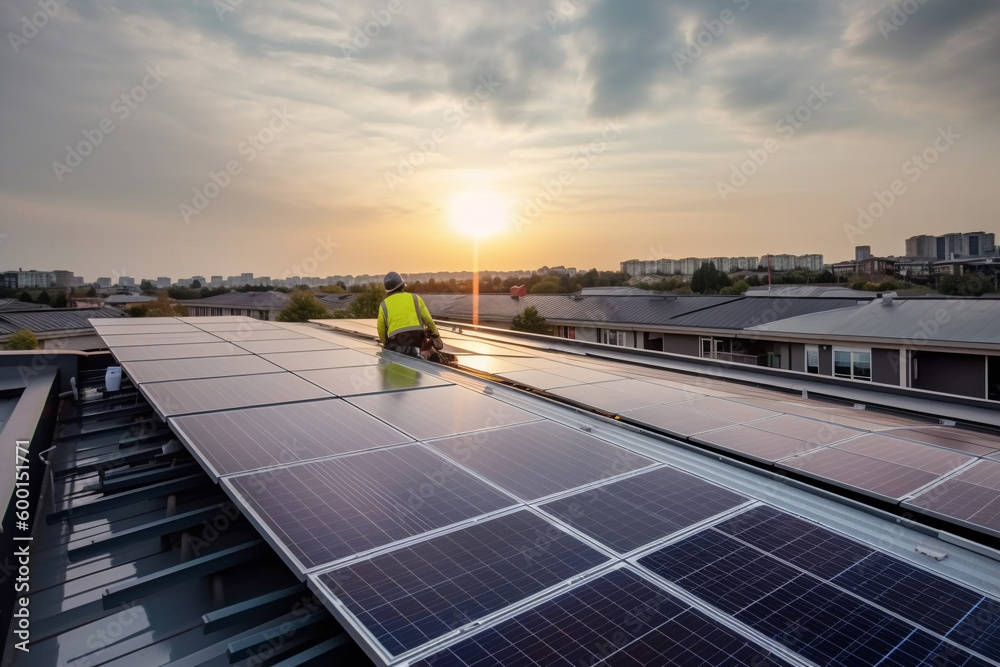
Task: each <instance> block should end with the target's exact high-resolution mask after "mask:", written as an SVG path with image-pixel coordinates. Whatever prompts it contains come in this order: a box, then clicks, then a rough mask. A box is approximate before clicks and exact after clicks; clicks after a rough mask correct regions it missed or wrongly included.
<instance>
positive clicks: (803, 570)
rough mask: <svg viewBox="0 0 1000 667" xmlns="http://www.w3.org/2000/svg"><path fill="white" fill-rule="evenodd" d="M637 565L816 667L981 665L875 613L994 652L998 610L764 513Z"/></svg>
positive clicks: (925, 575) (864, 549) (807, 526)
mask: <svg viewBox="0 0 1000 667" xmlns="http://www.w3.org/2000/svg"><path fill="white" fill-rule="evenodd" d="M779 559H780V560H779ZM639 563H640V565H642V566H644V567H646V568H648V569H649V570H650V571H652V572H655V573H656V574H659V575H660V576H663V577H664V578H666V579H668V580H670V581H672V582H674V583H676V584H677V585H679V586H681V587H682V588H684V589H686V590H688V591H690V592H691V593H693V594H695V595H697V596H698V597H700V598H702V599H703V600H705V601H707V602H709V603H711V604H712V605H714V606H716V607H718V608H719V609H721V610H723V611H725V612H727V613H729V614H731V615H733V616H734V617H735V618H737V619H739V620H741V621H743V622H744V623H746V624H748V625H749V626H751V627H753V628H754V629H756V630H759V631H761V632H763V633H764V634H766V635H767V636H769V637H771V638H772V639H775V640H776V641H779V642H781V643H783V644H785V645H786V646H787V647H788V648H790V649H791V650H794V651H796V652H797V653H800V654H801V655H803V656H805V657H807V658H809V659H811V660H813V661H815V662H817V663H819V664H844V665H874V664H882V665H884V664H891V665H917V664H935V663H934V662H933V660H934V659H941V658H944V657H946V658H947V659H949V660H954V662H945V663H940V664H963V665H964V664H971V665H979V664H987V663H985V662H983V661H981V660H979V659H978V658H976V657H975V656H970V655H969V654H968V653H966V652H965V651H962V650H961V649H959V648H957V647H955V646H952V645H949V644H947V643H945V642H942V641H941V640H940V639H939V638H936V637H934V636H933V635H932V634H930V633H928V632H926V631H924V630H923V629H919V628H916V627H914V625H911V624H910V623H907V622H904V621H901V620H899V619H897V618H895V617H894V616H892V615H891V614H888V613H886V612H885V611H884V610H883V609H879V608H878V607H876V606H874V605H879V606H881V607H884V609H886V610H889V611H891V612H893V613H895V614H898V615H899V616H902V617H903V618H905V619H907V620H909V621H912V622H913V623H917V624H921V625H923V627H924V628H927V629H929V630H931V631H933V632H936V633H938V634H940V635H942V636H946V637H948V638H949V639H951V640H952V641H954V642H955V643H957V644H960V645H962V646H965V647H967V648H970V649H972V650H974V651H977V652H979V653H981V654H983V655H998V653H997V650H998V649H1000V644H998V642H1000V614H998V613H997V612H1000V602H998V601H996V600H994V599H992V598H989V597H986V596H984V595H982V594H980V593H978V592H976V591H973V590H971V589H968V588H966V587H963V586H961V585H959V584H957V583H955V582H952V581H949V580H947V579H944V578H942V577H939V576H937V575H935V574H933V573H930V572H927V571H925V570H921V569H920V568H917V567H916V566H914V565H911V564H909V563H906V562H905V561H902V560H899V559H897V558H894V557H892V556H889V555H886V554H883V553H881V552H877V551H875V550H874V549H871V548H869V547H868V546H866V545H863V544H860V543H858V542H855V541H854V540H851V539H849V538H847V537H845V536H842V535H838V534H836V533H834V532H832V531H829V530H827V529H825V528H822V527H820V526H817V525H815V524H812V523H810V522H807V521H804V520H802V519H798V518H796V517H793V516H791V515H788V514H785V513H784V512H780V511H778V510H775V509H773V508H769V507H756V508H753V509H751V510H749V511H748V512H745V513H743V514H740V515H738V516H736V517H734V518H731V519H728V520H726V521H724V522H722V523H720V524H718V525H717V526H715V527H714V528H710V529H706V530H704V531H701V532H699V533H696V534H695V535H692V536H691V537H688V538H686V539H684V540H681V541H679V542H677V543H676V544H672V545H669V546H667V547H664V548H663V549H660V550H658V551H656V552H654V553H652V554H650V555H648V556H644V557H643V558H641V559H640V560H639ZM841 589H846V590H847V591H849V592H851V593H854V594H855V595H853V596H852V595H848V594H847V593H845V592H844V591H843V590H841ZM859 598H861V599H859ZM973 619H975V625H973ZM883 660H884V662H883Z"/></svg>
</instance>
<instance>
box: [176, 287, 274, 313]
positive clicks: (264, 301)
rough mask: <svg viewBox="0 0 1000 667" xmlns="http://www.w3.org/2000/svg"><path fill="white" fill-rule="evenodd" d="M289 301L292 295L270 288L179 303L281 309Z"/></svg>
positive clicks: (218, 306) (217, 306)
mask: <svg viewBox="0 0 1000 667" xmlns="http://www.w3.org/2000/svg"><path fill="white" fill-rule="evenodd" d="M291 301H292V297H291V296H289V295H288V294H285V293H284V292H279V291H277V290H271V291H268V292H227V293H226V294H216V295H215V296H209V297H206V298H204V299H188V300H185V301H181V303H182V304H184V305H185V306H214V307H216V308H262V309H264V308H267V309H271V308H277V309H281V308H284V307H285V306H287V305H288V304H289V303H291Z"/></svg>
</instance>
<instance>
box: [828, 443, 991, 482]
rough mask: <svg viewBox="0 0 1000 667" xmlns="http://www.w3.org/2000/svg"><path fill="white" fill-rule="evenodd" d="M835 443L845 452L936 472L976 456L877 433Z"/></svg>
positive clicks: (949, 469)
mask: <svg viewBox="0 0 1000 667" xmlns="http://www.w3.org/2000/svg"><path fill="white" fill-rule="evenodd" d="M834 446H835V447H836V448H837V449H842V450H844V451H846V452H854V453H855V454H863V455H864V456H870V457H872V458H877V459H879V460H882V461H890V462H892V463H898V464H899V465H904V466H908V467H910V468H916V469H917V470H923V471H924V472H930V473H934V474H937V475H944V474H947V473H949V472H951V471H952V470H954V469H956V468H958V467H960V466H963V465H965V464H966V463H968V462H969V461H972V460H973V457H971V456H969V455H967V454H963V453H961V452H956V451H952V450H947V449H941V448H938V447H932V446H930V445H920V444H917V443H913V442H909V441H907V440H900V439H898V438H893V437H890V436H886V435H879V434H875V433H872V434H868V435H863V436H861V437H860V438H854V439H853V440H848V441H847V442H842V443H840V444H838V445H834Z"/></svg>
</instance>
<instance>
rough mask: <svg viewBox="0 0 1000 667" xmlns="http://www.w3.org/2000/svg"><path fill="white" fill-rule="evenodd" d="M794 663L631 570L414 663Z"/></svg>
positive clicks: (721, 666) (477, 666)
mask: <svg viewBox="0 0 1000 667" xmlns="http://www.w3.org/2000/svg"><path fill="white" fill-rule="evenodd" d="M787 664H788V663H787V662H785V661H784V660H783V659H781V658H779V657H778V656H776V655H774V654H772V653H770V652H769V651H767V650H766V649H764V648H762V647H760V646H758V645H757V644H755V643H754V642H752V641H751V640H749V639H747V638H746V637H743V636H742V635H739V634H737V633H736V632H734V631H733V630H731V629H729V628H727V627H725V626H723V625H721V624H720V623H718V622H717V621H715V620H713V619H711V618H709V617H708V616H706V615H704V614H703V613H702V612H700V611H698V610H696V609H694V608H693V607H691V606H689V605H688V604H687V603H685V602H683V601H681V600H679V599H677V598H675V597H674V596H672V595H670V594H669V593H667V592H666V591H665V590H663V589H661V588H659V587H657V586H654V585H653V584H651V583H650V582H648V581H646V580H645V579H643V578H642V577H640V576H638V575H637V574H635V573H634V572H633V571H632V570H631V569H628V568H624V569H618V570H613V571H611V572H609V573H607V574H605V575H603V576H601V577H599V578H597V579H594V580H592V581H588V582H585V583H582V584H580V585H578V586H576V587H574V588H572V589H570V590H569V591H567V592H565V593H563V594H561V595H559V596H558V597H555V598H553V599H551V600H548V601H546V602H543V603H542V604H540V605H538V606H536V607H534V608H532V609H529V610H527V611H524V612H522V613H520V614H518V615H516V616H514V617H513V618H511V619H509V620H506V621H504V622H502V623H499V624H497V625H496V626H494V627H492V628H489V629H487V630H485V631H483V632H480V633H478V634H476V635H473V636H471V637H469V638H468V639H464V640H462V641H461V642H458V643H456V644H453V645H452V646H450V647H448V648H445V649H443V650H441V651H439V652H438V653H436V654H434V655H432V656H431V657H429V658H427V659H426V660H422V661H420V662H417V663H415V667H416V666H418V665H419V666H420V667H432V666H433V667H442V666H443V665H456V666H464V667H486V666H487V665H489V666H493V665H564V666H566V667H570V666H572V665H588V666H589V665H627V666H630V667H641V666H648V667H674V666H678V667H679V666H681V665H684V666H685V667H737V666H738V665H755V666H760V667H763V666H764V665H769V666H774V667H778V666H780V665H787Z"/></svg>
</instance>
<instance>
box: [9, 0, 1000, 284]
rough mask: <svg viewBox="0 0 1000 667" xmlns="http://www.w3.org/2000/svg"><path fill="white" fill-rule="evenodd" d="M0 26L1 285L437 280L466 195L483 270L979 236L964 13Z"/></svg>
mask: <svg viewBox="0 0 1000 667" xmlns="http://www.w3.org/2000/svg"><path fill="white" fill-rule="evenodd" d="M64 1H65V0H64ZM39 26H40V27H39ZM0 28H2V30H3V35H4V38H3V43H2V44H0V87H2V90H3V94H2V96H0V233H2V234H4V235H5V236H3V237H0V268H3V269H9V268H16V267H17V266H23V267H24V268H29V267H30V268H38V269H54V268H66V269H70V270H73V271H76V272H77V274H82V275H84V276H86V277H87V278H88V279H94V278H96V277H97V276H99V275H100V276H111V275H114V274H126V275H133V276H135V277H150V276H156V275H169V276H171V277H174V278H177V277H184V276H190V275H193V274H202V275H210V274H223V275H229V274H233V273H239V272H243V271H253V272H255V273H257V274H258V275H271V276H281V275H284V274H287V273H296V272H297V268H298V267H301V266H302V264H303V260H304V259H306V258H308V257H318V256H323V257H324V259H323V260H322V261H320V262H319V263H318V266H317V267H316V269H315V271H313V272H312V273H314V274H315V275H320V276H326V275H330V274H343V273H369V272H370V273H381V272H384V271H387V270H390V269H397V270H400V271H428V270H448V269H464V268H469V267H470V265H471V261H470V252H471V251H470V243H469V242H468V241H467V240H465V239H461V238H456V237H455V235H454V234H453V232H452V230H451V228H450V225H449V223H448V221H447V220H446V216H445V214H444V212H445V209H446V208H447V205H448V202H449V200H450V199H451V197H452V196H453V195H454V194H455V193H457V192H459V191H462V190H468V189H484V190H492V191H497V192H500V193H502V194H504V195H506V196H508V197H509V198H510V199H511V201H512V202H513V203H514V208H515V216H516V218H517V220H516V221H515V222H514V223H513V224H512V226H511V228H510V230H509V231H508V232H507V233H505V234H502V235H500V236H498V237H496V238H495V239H491V240H489V241H484V242H483V244H482V245H481V256H482V262H483V264H484V265H485V266H486V267H487V268H496V269H513V268H534V267H537V266H540V265H541V264H567V265H575V266H578V267H580V268H589V267H591V266H597V267H600V268H616V267H617V264H618V262H619V261H621V260H624V259H629V258H633V257H635V258H641V259H650V258H656V257H683V256H690V255H700V256H705V255H754V254H757V255H759V254H763V253H765V252H775V253H781V252H794V253H805V252H821V253H823V254H824V255H826V258H827V261H837V260H840V259H845V258H848V257H851V256H853V246H854V245H857V244H864V245H871V246H872V249H873V251H874V252H875V253H876V254H901V253H902V251H903V239H904V238H906V237H908V236H911V235H914V234H921V233H930V234H940V233H945V232H950V231H975V230H985V231H1000V230H997V228H996V221H997V213H996V207H995V195H994V190H995V188H996V185H995V181H996V174H997V173H998V169H997V167H998V166H1000V164H998V163H1000V158H998V156H1000V150H998V149H1000V132H998V128H1000V123H998V111H1000V104H998V103H1000V67H998V65H1000V5H998V4H997V3H996V2H992V1H989V0H949V1H947V2H946V1H945V0H924V1H922V2H921V1H920V0H907V1H906V2H901V3H896V4H890V3H872V2H868V1H863V0H839V1H830V2H810V1H806V0H707V1H706V0H698V1H696V0H629V1H627V2H624V1H622V0H579V1H577V2H574V1H573V0H563V1H561V2H555V1H542V0H518V1H514V0H487V1H483V2H476V3H468V2H453V1H450V0H428V1H425V2H416V1H414V0H391V1H389V0H376V1H373V2H369V3H363V2H342V1H339V0H337V1H332V2H314V1H309V2H305V1H302V2H299V1H296V0H283V1H281V2H278V1H277V0H273V1H272V0H260V1H256V2H255V1H253V0H242V1H240V0H216V2H214V3H212V2H207V1H206V0H182V1H181V2H152V1H148V0H147V1H141V0H134V1H126V0H120V1H115V0H104V1H95V0H70V1H68V2H67V4H63V3H62V2H60V1H59V0H40V1H39V0H12V1H10V2H4V3H3V4H2V5H0ZM123 96H124V98H123ZM109 130H110V131H109ZM935 142H937V144H935ZM84 153H86V154H84ZM914 156H918V157H919V156H922V157H921V159H920V160H919V161H917V162H915V161H913V158H914ZM896 180H899V181H901V185H902V186H903V189H902V194H898V195H893V199H894V201H892V202H891V203H890V204H888V205H884V206H882V207H881V208H882V209H884V212H882V211H881V210H880V206H874V207H873V203H878V202H879V199H880V194H879V193H882V192H884V191H891V187H892V184H893V182H894V181H896ZM897 190H899V188H897ZM881 199H882V204H886V203H887V202H888V199H886V197H885V196H881ZM859 208H861V209H864V210H867V211H869V212H870V213H878V214H879V215H877V216H872V217H870V218H865V217H864V216H861V220H860V221H859V215H860V214H859V212H858V209H859ZM331 243H336V244H339V245H338V247H337V248H336V249H335V250H334V251H333V252H332V253H325V252H320V253H318V254H317V249H318V248H326V247H329V245H330V244H331Z"/></svg>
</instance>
